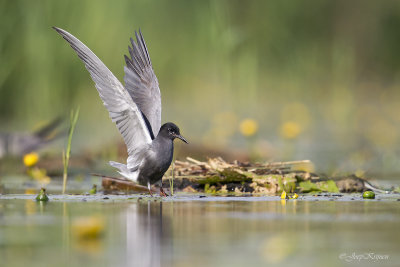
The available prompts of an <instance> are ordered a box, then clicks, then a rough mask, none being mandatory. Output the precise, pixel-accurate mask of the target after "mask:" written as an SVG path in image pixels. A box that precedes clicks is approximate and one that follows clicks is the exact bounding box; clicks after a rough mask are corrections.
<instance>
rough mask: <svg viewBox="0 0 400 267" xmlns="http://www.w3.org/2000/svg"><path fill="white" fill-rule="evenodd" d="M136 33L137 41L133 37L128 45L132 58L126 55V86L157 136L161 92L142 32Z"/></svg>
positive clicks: (159, 120)
mask: <svg viewBox="0 0 400 267" xmlns="http://www.w3.org/2000/svg"><path fill="white" fill-rule="evenodd" d="M135 35H136V43H135V41H134V40H133V39H132V38H131V45H132V47H130V46H128V49H129V54H130V56H131V58H129V57H128V56H126V55H125V62H126V66H125V67H124V70H125V77H124V81H125V88H126V89H127V90H128V92H129V94H130V95H131V97H132V99H133V101H134V102H135V103H136V105H138V107H139V109H140V110H141V111H142V112H143V114H144V115H145V117H146V118H147V120H148V122H149V124H150V126H151V130H152V131H153V136H154V137H155V136H157V134H158V131H159V130H160V127H161V93H160V88H159V86H158V80H157V77H156V75H155V73H154V70H153V66H152V65H151V60H150V55H149V52H148V50H147V46H146V43H145V41H144V39H143V35H142V32H141V31H140V30H139V34H138V33H137V32H135Z"/></svg>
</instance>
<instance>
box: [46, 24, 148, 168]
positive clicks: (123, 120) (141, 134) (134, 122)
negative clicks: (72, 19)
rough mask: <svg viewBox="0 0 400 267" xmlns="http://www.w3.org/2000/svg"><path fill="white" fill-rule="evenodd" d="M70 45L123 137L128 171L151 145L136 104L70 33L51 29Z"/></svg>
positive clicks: (91, 53) (112, 76)
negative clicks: (126, 151) (126, 150)
mask: <svg viewBox="0 0 400 267" xmlns="http://www.w3.org/2000/svg"><path fill="white" fill-rule="evenodd" d="M53 28H54V29H55V30H56V31H57V32H58V33H59V34H61V35H62V37H63V38H64V39H65V40H66V41H67V42H68V43H69V44H70V45H71V47H72V48H73V49H74V50H75V52H76V53H77V54H78V56H79V58H80V59H81V60H82V61H83V63H85V66H86V69H87V70H88V71H89V73H90V76H91V77H92V80H93V81H94V82H95V84H96V88H97V91H98V92H99V95H100V97H101V99H102V100H103V103H104V106H105V107H106V108H107V110H108V112H109V114H110V117H111V119H112V121H113V122H115V123H116V124H117V128H118V130H119V132H120V133H121V135H122V137H123V138H124V141H125V144H126V147H127V149H128V155H129V157H128V160H127V165H128V169H134V168H136V167H137V165H138V164H139V163H140V160H141V158H140V156H139V155H140V154H141V152H142V151H143V149H144V148H146V147H147V146H149V145H150V144H151V142H152V139H151V136H150V132H149V131H148V129H147V126H146V122H145V120H144V118H143V116H142V113H141V112H140V110H139V108H138V107H137V105H136V104H135V103H134V102H133V100H132V98H131V97H130V95H129V93H128V92H127V91H126V90H125V88H124V87H123V86H122V84H121V83H120V82H119V81H118V79H117V78H116V77H115V76H114V74H112V72H111V71H110V70H109V69H108V68H107V67H106V65H104V63H103V62H101V60H100V59H99V58H98V57H97V56H96V55H95V54H94V53H93V52H92V51H91V50H90V49H89V48H88V47H87V46H85V45H84V44H83V43H82V42H81V41H79V40H78V39H77V38H75V37H74V36H73V35H72V34H70V33H68V32H66V31H64V30H62V29H59V28H56V27H53Z"/></svg>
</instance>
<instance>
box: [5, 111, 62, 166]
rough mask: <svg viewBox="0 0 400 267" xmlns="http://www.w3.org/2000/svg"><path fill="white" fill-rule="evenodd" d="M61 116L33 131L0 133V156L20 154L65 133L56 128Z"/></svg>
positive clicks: (39, 147) (38, 147) (42, 145)
mask: <svg viewBox="0 0 400 267" xmlns="http://www.w3.org/2000/svg"><path fill="white" fill-rule="evenodd" d="M61 122H62V118H61V117H57V118H55V119H53V120H52V121H51V122H49V123H47V124H46V125H45V126H43V127H42V128H40V129H39V130H37V131H36V132H34V133H23V132H16V133H0V158H2V157H4V156H21V155H24V154H26V153H29V152H32V151H35V150H38V149H41V148H42V147H44V146H46V145H48V144H49V143H51V142H53V141H54V140H56V139H58V138H60V137H61V136H62V135H64V134H65V131H59V130H57V128H58V126H59V125H60V124H61Z"/></svg>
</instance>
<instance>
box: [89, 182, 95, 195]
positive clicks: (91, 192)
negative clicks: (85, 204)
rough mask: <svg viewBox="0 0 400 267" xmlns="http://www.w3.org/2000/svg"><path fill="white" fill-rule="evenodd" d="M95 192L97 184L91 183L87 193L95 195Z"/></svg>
mask: <svg viewBox="0 0 400 267" xmlns="http://www.w3.org/2000/svg"><path fill="white" fill-rule="evenodd" d="M96 193H97V185H95V184H94V185H93V187H92V189H90V190H89V194H91V195H95V194H96Z"/></svg>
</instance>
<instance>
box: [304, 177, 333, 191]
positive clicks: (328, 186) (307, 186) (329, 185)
mask: <svg viewBox="0 0 400 267" xmlns="http://www.w3.org/2000/svg"><path fill="white" fill-rule="evenodd" d="M298 188H299V189H300V191H301V192H303V193H310V192H321V191H323V192H329V193H338V192H339V188H338V187H337V186H336V183H335V182H334V181H333V180H328V181H322V182H317V183H312V182H311V181H304V182H300V183H299V186H298Z"/></svg>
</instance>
